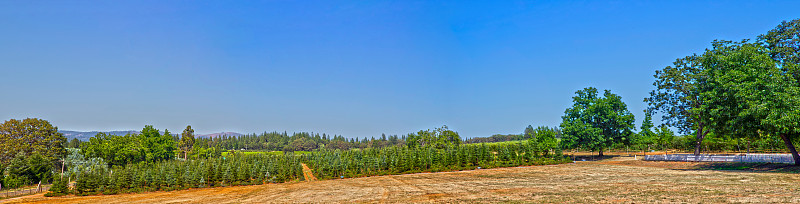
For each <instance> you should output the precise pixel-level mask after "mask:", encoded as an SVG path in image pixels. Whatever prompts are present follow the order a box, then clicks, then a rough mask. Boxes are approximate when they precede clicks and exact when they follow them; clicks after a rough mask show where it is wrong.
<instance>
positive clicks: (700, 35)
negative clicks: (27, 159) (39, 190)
mask: <svg viewBox="0 0 800 204" xmlns="http://www.w3.org/2000/svg"><path fill="white" fill-rule="evenodd" d="M797 8H800V2H798V1H768V2H762V1H757V2H752V1H725V2H719V1H683V2H678V1H616V2H605V1H597V2H592V1H588V2H565V1H554V2H521V1H514V2H496V1H487V2H461V1H436V2H429V1H419V2H416V1H397V2H387V1H369V2H362V1H359V2H338V1H336V2H334V1H315V2H309V1H299V2H284V1H268V2H214V1H167V2H164V1H136V2H122V1H109V2H104V1H87V2H81V1H70V2H62V1H49V2H31V1H0V19H3V20H2V21H0V27H2V28H3V32H0V45H2V46H0V81H1V82H2V83H0V84H2V85H1V86H2V87H0V95H1V96H3V100H0V107H3V108H2V109H0V119H2V120H3V121H5V120H9V119H12V118H13V119H24V118H28V117H32V118H33V117H35V118H41V119H45V120H48V121H50V122H51V123H52V124H54V125H55V126H58V128H59V129H60V130H72V131H112V130H141V129H142V127H144V126H145V125H154V127H155V128H157V129H160V130H164V129H169V130H170V131H171V132H180V131H181V130H183V128H184V127H186V125H192V127H193V128H194V129H195V130H196V132H198V133H217V132H222V131H231V132H238V133H243V134H249V133H261V132H265V131H266V132H272V131H278V132H283V131H286V132H290V133H291V132H319V133H326V134H336V135H343V136H345V137H348V138H353V137H358V138H364V137H377V136H380V135H381V134H382V133H385V134H386V135H404V134H408V133H411V132H416V131H418V130H420V129H432V128H435V127H440V126H442V125H447V126H449V127H450V129H453V130H456V131H458V132H459V133H460V134H461V135H462V137H465V138H468V137H483V136H490V135H493V134H517V133H521V132H522V131H523V129H524V128H525V127H526V126H528V125H533V126H539V125H545V126H558V124H559V123H560V122H561V118H560V117H561V116H562V115H563V112H564V110H565V109H566V108H567V107H569V106H570V105H571V104H572V99H571V97H572V96H573V95H574V92H575V91H577V90H579V89H582V88H584V87H587V86H594V87H597V88H598V89H600V90H603V89H610V90H612V92H614V93H616V94H618V95H620V96H622V99H623V101H624V102H625V103H627V105H628V108H629V110H630V111H631V112H632V113H633V114H634V115H636V120H637V121H636V126H637V127H639V126H640V124H641V120H642V117H643V112H642V110H643V109H644V108H645V104H644V103H643V102H642V99H643V98H644V97H646V96H647V95H648V92H649V91H650V90H651V89H652V88H653V87H652V85H651V84H652V83H653V80H654V79H653V77H652V75H653V74H654V71H655V70H656V69H661V68H663V67H665V66H667V65H671V63H672V62H673V61H674V60H675V59H676V58H679V57H683V56H686V55H689V54H692V53H694V52H702V51H703V49H704V48H707V47H709V46H710V42H711V41H712V40H714V39H725V40H741V39H744V38H750V39H753V38H755V37H756V36H757V35H759V34H762V33H766V32H767V30H769V29H772V28H774V27H775V26H776V25H778V24H779V23H780V22H781V21H784V20H791V19H796V18H800V13H798V12H797ZM709 10H718V11H719V10H722V11H727V12H707V11H709ZM654 121H655V122H656V124H659V123H660V122H659V121H660V117H658V116H656V117H654Z"/></svg>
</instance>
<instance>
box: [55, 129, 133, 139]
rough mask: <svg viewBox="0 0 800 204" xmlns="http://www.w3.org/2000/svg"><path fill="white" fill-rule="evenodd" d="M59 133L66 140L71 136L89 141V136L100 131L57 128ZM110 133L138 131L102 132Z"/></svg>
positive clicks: (121, 133)
mask: <svg viewBox="0 0 800 204" xmlns="http://www.w3.org/2000/svg"><path fill="white" fill-rule="evenodd" d="M58 132H60V133H61V134H64V137H66V138H67V140H71V139H72V138H78V140H81V141H89V138H91V137H94V136H95V135H97V133H101V132H100V131H89V132H81V131H70V130H58ZM103 133H106V134H110V135H127V134H139V133H140V132H139V131H136V130H121V131H108V132H103Z"/></svg>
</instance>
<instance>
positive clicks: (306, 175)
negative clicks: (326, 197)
mask: <svg viewBox="0 0 800 204" xmlns="http://www.w3.org/2000/svg"><path fill="white" fill-rule="evenodd" d="M302 165H303V177H304V178H305V179H306V181H316V180H317V177H314V173H313V172H312V171H311V168H308V166H306V164H302Z"/></svg>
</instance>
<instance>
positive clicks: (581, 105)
mask: <svg viewBox="0 0 800 204" xmlns="http://www.w3.org/2000/svg"><path fill="white" fill-rule="evenodd" d="M575 94H576V96H574V97H572V101H573V102H574V104H573V105H572V107H570V108H567V110H566V111H565V112H564V116H562V117H561V118H562V119H563V121H562V122H561V131H562V134H563V135H562V138H561V144H562V146H563V147H564V148H576V147H582V148H588V149H591V150H597V151H598V152H599V153H600V155H601V156H602V155H603V151H604V150H605V149H607V148H609V147H611V146H612V145H614V144H617V143H625V144H629V143H630V142H631V139H632V135H633V130H632V129H633V128H634V125H633V122H634V117H633V114H631V112H630V111H628V106H627V105H625V103H623V102H622V97H620V96H618V95H616V94H613V93H611V91H609V90H605V92H604V94H603V96H602V97H599V96H598V93H597V89H596V88H594V87H588V88H584V89H583V90H579V91H577V92H575Z"/></svg>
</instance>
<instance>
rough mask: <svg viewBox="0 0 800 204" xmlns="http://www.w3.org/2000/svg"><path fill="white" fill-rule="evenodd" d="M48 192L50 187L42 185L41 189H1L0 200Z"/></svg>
mask: <svg viewBox="0 0 800 204" xmlns="http://www.w3.org/2000/svg"><path fill="white" fill-rule="evenodd" d="M48 190H50V185H42V186H41V187H39V188H37V187H27V188H15V189H8V190H6V189H2V190H0V198H11V197H17V196H22V195H29V194H36V193H41V192H47V191H48Z"/></svg>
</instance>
